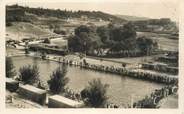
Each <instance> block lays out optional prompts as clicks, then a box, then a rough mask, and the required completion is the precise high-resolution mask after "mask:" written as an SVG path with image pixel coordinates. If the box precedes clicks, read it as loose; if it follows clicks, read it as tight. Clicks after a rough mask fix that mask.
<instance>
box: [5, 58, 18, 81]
mask: <svg viewBox="0 0 184 114" xmlns="http://www.w3.org/2000/svg"><path fill="white" fill-rule="evenodd" d="M14 68H15V67H14V65H13V61H12V59H11V57H6V77H8V78H11V77H14V76H15V75H16V71H15V69H14Z"/></svg>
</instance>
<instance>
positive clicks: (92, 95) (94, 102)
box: [81, 79, 108, 108]
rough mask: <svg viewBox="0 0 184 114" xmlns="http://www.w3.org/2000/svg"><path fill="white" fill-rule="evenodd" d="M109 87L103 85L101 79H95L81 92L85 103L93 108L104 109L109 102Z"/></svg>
mask: <svg viewBox="0 0 184 114" xmlns="http://www.w3.org/2000/svg"><path fill="white" fill-rule="evenodd" d="M107 87H108V85H107V84H102V82H101V81H100V79H93V80H92V81H91V82H89V85H88V86H87V87H86V88H85V89H83V90H82V91H81V97H82V98H83V99H84V102H85V103H86V104H87V105H89V106H92V107H95V108H99V107H103V106H104V105H105V103H106V102H107V99H108V98H107V96H106V90H107Z"/></svg>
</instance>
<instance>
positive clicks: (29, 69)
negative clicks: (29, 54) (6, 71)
mask: <svg viewBox="0 0 184 114" xmlns="http://www.w3.org/2000/svg"><path fill="white" fill-rule="evenodd" d="M19 73H20V74H19V78H20V80H21V81H23V82H24V83H25V84H34V83H36V82H37V81H39V76H40V75H39V68H38V66H37V65H25V66H23V67H21V68H20V69H19Z"/></svg>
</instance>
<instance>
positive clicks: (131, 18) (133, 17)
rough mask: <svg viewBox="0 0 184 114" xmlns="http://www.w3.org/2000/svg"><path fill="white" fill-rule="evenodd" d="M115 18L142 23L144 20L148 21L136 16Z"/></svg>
mask: <svg viewBox="0 0 184 114" xmlns="http://www.w3.org/2000/svg"><path fill="white" fill-rule="evenodd" d="M116 16H117V17H119V18H122V19H124V20H127V21H144V20H149V19H150V18H147V17H137V16H129V15H116Z"/></svg>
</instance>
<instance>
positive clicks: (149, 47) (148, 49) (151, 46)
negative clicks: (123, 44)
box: [136, 36, 158, 55]
mask: <svg viewBox="0 0 184 114" xmlns="http://www.w3.org/2000/svg"><path fill="white" fill-rule="evenodd" d="M136 42H137V46H138V48H139V49H140V50H141V51H142V53H144V54H147V55H150V54H151V53H152V52H153V51H154V50H155V49H157V48H158V44H157V42H155V41H153V40H152V39H149V38H146V37H145V36H143V37H140V38H138V39H137V41H136Z"/></svg>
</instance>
